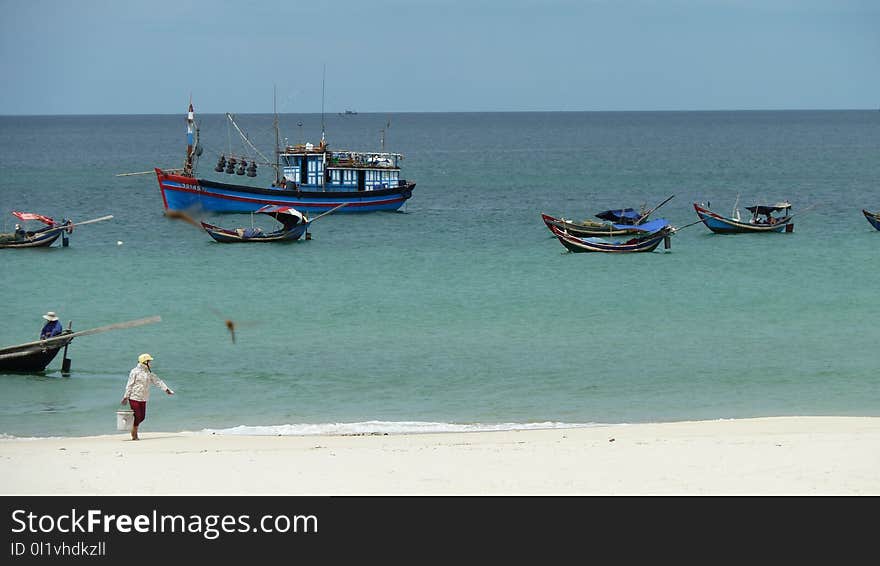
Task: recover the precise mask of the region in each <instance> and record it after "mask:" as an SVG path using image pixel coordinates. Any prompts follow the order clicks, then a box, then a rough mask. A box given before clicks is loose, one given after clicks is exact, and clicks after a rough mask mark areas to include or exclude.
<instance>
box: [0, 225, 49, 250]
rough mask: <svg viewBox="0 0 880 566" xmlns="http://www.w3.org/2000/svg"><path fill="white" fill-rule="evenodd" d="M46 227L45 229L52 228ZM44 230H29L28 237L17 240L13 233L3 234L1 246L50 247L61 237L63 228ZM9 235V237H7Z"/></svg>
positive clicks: (0, 240)
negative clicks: (46, 231)
mask: <svg viewBox="0 0 880 566" xmlns="http://www.w3.org/2000/svg"><path fill="white" fill-rule="evenodd" d="M50 229H51V227H46V228H44V229H43V230H50ZM43 230H37V231H36V232H28V237H27V238H25V239H23V240H15V239H13V236H12V235H11V234H3V236H4V237H2V238H0V248H48V247H49V246H51V245H52V244H54V243H55V240H57V239H58V238H60V237H61V230H54V231H52V232H49V233H48V234H47V233H44V232H43ZM7 236H8V237H7Z"/></svg>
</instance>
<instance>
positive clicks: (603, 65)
mask: <svg viewBox="0 0 880 566" xmlns="http://www.w3.org/2000/svg"><path fill="white" fill-rule="evenodd" d="M0 10H2V11H0V13H2V14H3V17H2V19H0V49H2V53H0V55H2V56H0V77H2V79H3V81H2V86H0V115H34V114H36V115H57V114H177V113H180V112H181V111H182V110H185V107H186V104H187V103H188V100H189V97H190V96H192V98H193V100H194V102H195V103H196V106H197V111H199V112H203V113H215V112H216V113H222V112H234V113H271V112H272V111H273V103H274V104H275V105H276V107H277V111H278V112H279V113H319V112H321V111H322V106H323V110H325V111H326V112H341V111H343V110H345V109H352V110H355V111H358V112H488V111H619V110H761V109H766V110H780V109H876V108H880V0H739V1H734V0H617V1H614V0H506V1H505V0H334V1H331V2H325V1H321V0H310V1H301V0H265V1H259V0H250V1H248V0H244V1H241V0H239V1H236V2H232V1H227V0H148V1H143V0H139V1H130V0H64V1H62V0H0ZM273 92H274V94H273Z"/></svg>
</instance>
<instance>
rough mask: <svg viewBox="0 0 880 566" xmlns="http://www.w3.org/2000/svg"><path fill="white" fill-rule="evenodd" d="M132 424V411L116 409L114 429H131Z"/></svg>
mask: <svg viewBox="0 0 880 566" xmlns="http://www.w3.org/2000/svg"><path fill="white" fill-rule="evenodd" d="M132 425H134V411H132V410H131V409H128V410H123V411H116V430H131V427H132Z"/></svg>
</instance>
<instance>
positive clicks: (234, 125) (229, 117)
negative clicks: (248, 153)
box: [226, 112, 269, 161]
mask: <svg viewBox="0 0 880 566" xmlns="http://www.w3.org/2000/svg"><path fill="white" fill-rule="evenodd" d="M226 118H228V119H229V122H230V123H231V124H232V126H233V127H234V128H235V130H236V131H237V132H238V135H239V136H240V137H241V139H242V140H243V141H244V142H245V143H247V145H249V146H250V147H251V149H253V150H254V151H255V152H257V155H259V156H260V157H262V158H263V159H264V160H265V161H269V158H268V157H266V156H265V155H263V154H262V153H261V152H260V150H259V149H257V146H255V145H254V144H253V143H251V140H249V139H248V137H247V136H246V135H245V133H244V132H243V131H241V128H239V127H238V124H236V123H235V118H234V117H233V116H232V114H230V113H229V112H227V113H226Z"/></svg>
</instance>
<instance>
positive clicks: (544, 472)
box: [0, 417, 880, 495]
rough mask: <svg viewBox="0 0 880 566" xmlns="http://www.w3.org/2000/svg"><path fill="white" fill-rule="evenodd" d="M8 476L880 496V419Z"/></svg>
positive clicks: (331, 446) (360, 446)
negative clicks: (134, 477) (134, 476)
mask: <svg viewBox="0 0 880 566" xmlns="http://www.w3.org/2000/svg"><path fill="white" fill-rule="evenodd" d="M133 475H136V477H137V479H136V480H134V481H133V480H132V477H133ZM0 477H2V478H3V481H2V483H0V486H2V488H0V490H2V493H3V494H40V495H46V494H70V495H83V494H100V495H105V494H107V495H109V494H136V495H142V494H168V495H173V494H195V495H201V494H229V495H244V494H254V495H278V494H285V495H367V494H371V495H372V494H375V495H400V494H408V495H434V494H437V495H442V494H461V495H481V494H505V495H534V494H559V495H576V494H580V495H600V494H601V495H630V494H648V495H662V494H670V495H672V494H685V495H700V494H768V495H788V494H814V495H826V494H827V495H831V494H846V495H880V418H878V417H778V418H758V419H742V420H719V421H702V422H678V423H660V424H632V425H613V426H603V427H591V428H573V429H554V430H529V431H507V432H471V433H445V434H411V435H403V434H401V435H381V436H375V435H365V436H234V435H228V436H220V435H207V434H199V433H159V432H146V431H145V432H142V433H141V440H140V441H137V442H132V441H130V440H128V435H127V434H126V433H120V434H115V435H108V436H95V437H81V438H44V439H2V440H0Z"/></svg>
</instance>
